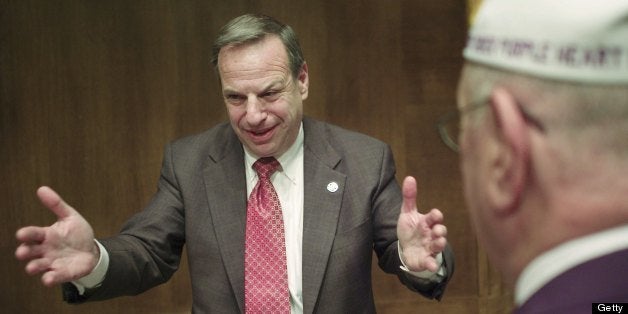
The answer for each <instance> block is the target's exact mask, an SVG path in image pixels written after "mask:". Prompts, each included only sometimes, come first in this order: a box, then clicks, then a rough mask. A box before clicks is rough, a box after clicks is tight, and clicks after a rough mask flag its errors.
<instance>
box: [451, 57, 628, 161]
mask: <svg viewBox="0 0 628 314" xmlns="http://www.w3.org/2000/svg"><path fill="white" fill-rule="evenodd" d="M462 79H464V80H465V81H466V82H467V84H466V88H465V90H464V91H462V92H463V93H465V94H466V96H467V98H468V99H471V100H474V101H476V100H478V99H480V100H487V99H488V98H489V96H490V92H491V90H492V89H493V88H494V87H496V86H502V87H506V88H507V89H508V90H509V91H510V92H512V93H514V94H515V97H517V98H519V100H522V99H523V102H524V103H523V104H522V105H526V107H527V110H528V111H529V113H531V114H532V115H533V116H534V117H535V118H536V119H538V120H540V121H541V123H542V124H543V125H544V126H545V127H546V128H547V129H548V130H549V131H551V132H560V133H562V134H564V135H566V137H564V138H565V139H567V138H569V139H570V141H571V142H572V145H574V146H575V145H577V144H583V142H582V140H584V138H585V137H584V136H582V135H583V134H585V133H586V134H589V136H587V137H586V138H589V139H590V140H591V141H590V142H588V143H587V145H589V144H595V145H596V146H597V147H604V150H607V151H608V152H612V153H613V154H614V155H615V156H618V157H619V156H621V158H622V159H628V141H627V140H626V138H627V136H628V85H625V84H615V85H610V84H584V83H575V82H566V81H558V80H550V79H543V78H538V77H532V76H528V75H524V74H521V73H516V72H510V71H505V70H500V69H496V68H492V67H486V66H482V65H479V64H474V63H473V62H467V64H466V65H465V69H464V71H463V76H462ZM526 99H527V100H528V101H530V100H531V99H534V100H533V101H532V102H533V103H534V102H536V103H537V104H536V105H534V106H529V105H531V104H525V102H526Z"/></svg>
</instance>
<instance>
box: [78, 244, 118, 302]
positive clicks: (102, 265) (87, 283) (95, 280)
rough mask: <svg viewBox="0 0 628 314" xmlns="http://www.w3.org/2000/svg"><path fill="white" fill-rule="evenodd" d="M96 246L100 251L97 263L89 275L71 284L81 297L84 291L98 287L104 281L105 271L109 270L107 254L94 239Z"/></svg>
mask: <svg viewBox="0 0 628 314" xmlns="http://www.w3.org/2000/svg"><path fill="white" fill-rule="evenodd" d="M94 242H96V245H98V250H99V251H100V257H99V258H98V263H97V264H96V267H94V269H93V270H92V272H91V273H89V274H87V275H86V276H83V277H81V278H79V279H77V280H74V281H72V284H74V285H75V286H76V289H78V291H79V294H80V295H83V293H85V289H92V288H96V287H98V286H100V284H101V283H102V282H103V280H104V279H105V275H106V274H107V269H108V268H109V253H107V250H106V249H105V247H104V246H102V244H100V242H98V241H97V240H95V239H94Z"/></svg>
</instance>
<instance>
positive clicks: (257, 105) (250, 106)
mask: <svg viewBox="0 0 628 314" xmlns="http://www.w3.org/2000/svg"><path fill="white" fill-rule="evenodd" d="M267 116H268V114H267V113H266V109H265V107H264V104H263V103H262V102H261V101H260V100H259V99H258V98H257V96H249V98H248V100H247V102H246V121H247V122H248V123H249V125H259V124H260V123H262V122H263V121H264V120H265V119H266V117H267Z"/></svg>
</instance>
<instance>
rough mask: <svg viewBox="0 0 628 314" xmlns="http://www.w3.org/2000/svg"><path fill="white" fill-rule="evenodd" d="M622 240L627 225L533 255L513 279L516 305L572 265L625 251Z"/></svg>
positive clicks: (626, 236) (626, 243) (625, 243)
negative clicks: (529, 261)
mask: <svg viewBox="0 0 628 314" xmlns="http://www.w3.org/2000/svg"><path fill="white" fill-rule="evenodd" d="M626 239H628V224H625V225H622V226H619V227H615V228H612V229H609V230H605V231H602V232H598V233H595V234H591V235H587V236H584V237H580V238H577V239H574V240H571V241H569V242H566V243H563V244H561V245H559V246H557V247H555V248H553V249H551V250H549V251H547V252H545V253H543V254H541V255H539V256H537V257H536V258H535V259H534V260H532V262H531V263H530V264H528V266H526V268H525V269H524V270H523V272H522V273H521V275H520V276H519V279H517V285H516V286H515V303H516V305H522V304H523V303H525V302H526V301H527V300H528V299H529V298H530V297H531V296H532V295H533V294H534V293H535V292H536V291H538V290H539V289H540V288H541V287H543V286H544V285H545V284H547V283H548V282H549V281H550V280H552V279H553V278H555V277H557V276H558V275H560V274H562V273H563V272H565V271H567V270H569V269H571V268H573V267H575V266H576V265H579V264H582V263H584V262H586V261H588V260H592V259H594V258H597V257H600V256H603V255H606V254H609V253H612V252H616V251H620V250H622V249H625V248H628V241H626Z"/></svg>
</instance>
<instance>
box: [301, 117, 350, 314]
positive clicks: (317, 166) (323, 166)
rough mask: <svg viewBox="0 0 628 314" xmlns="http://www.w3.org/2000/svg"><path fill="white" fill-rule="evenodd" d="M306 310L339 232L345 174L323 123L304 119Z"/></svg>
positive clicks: (312, 301)
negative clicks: (339, 169) (337, 166)
mask: <svg viewBox="0 0 628 314" xmlns="http://www.w3.org/2000/svg"><path fill="white" fill-rule="evenodd" d="M303 121H304V133H305V140H304V148H303V149H304V150H303V153H304V162H303V163H304V166H303V168H304V169H303V172H304V181H305V186H304V193H305V194H304V204H303V249H302V250H303V252H302V254H303V269H302V278H303V283H302V285H303V312H304V313H312V312H313V311H314V307H315V305H316V300H317V299H318V295H319V291H320V289H321V285H322V282H323V278H324V276H325V271H326V265H327V262H328V259H329V255H330V252H331V248H332V245H333V242H334V236H335V234H336V226H337V224H338V215H339V212H340V206H341V203H342V196H343V193H344V187H345V179H346V177H345V175H344V174H343V173H340V172H338V171H336V170H334V168H335V167H336V165H337V164H338V163H339V162H340V160H341V158H340V156H339V155H338V154H337V153H336V151H335V150H334V149H333V147H331V146H330V145H329V143H328V142H327V141H326V140H325V139H326V138H327V137H326V134H325V130H324V129H323V124H320V123H317V122H314V121H311V120H308V119H304V120H303Z"/></svg>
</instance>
